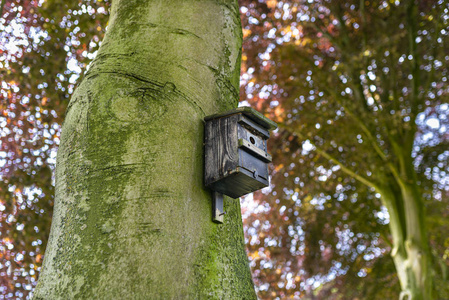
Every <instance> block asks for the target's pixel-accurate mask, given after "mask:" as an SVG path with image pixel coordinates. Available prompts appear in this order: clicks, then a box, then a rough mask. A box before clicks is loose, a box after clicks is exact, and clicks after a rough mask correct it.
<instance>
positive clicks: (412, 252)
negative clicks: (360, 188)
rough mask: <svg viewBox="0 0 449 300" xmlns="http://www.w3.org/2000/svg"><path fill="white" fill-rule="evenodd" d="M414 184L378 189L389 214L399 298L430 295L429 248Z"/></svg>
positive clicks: (422, 298)
mask: <svg viewBox="0 0 449 300" xmlns="http://www.w3.org/2000/svg"><path fill="white" fill-rule="evenodd" d="M417 188H418V187H417V186H416V185H413V184H403V185H402V186H401V187H398V188H397V189H394V191H393V189H391V188H384V189H383V190H382V191H381V194H382V198H383V201H384V204H385V206H386V207H387V209H388V212H389V214H390V224H389V226H390V231H391V233H392V237H393V249H392V251H391V256H392V257H393V260H394V263H395V266H396V271H397V273H398V277H399V281H400V284H401V290H402V292H401V295H400V297H399V299H401V300H427V299H433V297H432V282H433V280H432V269H431V266H430V259H431V257H430V252H429V248H428V241H427V233H426V226H425V220H424V215H425V213H424V205H423V203H422V202H423V200H422V198H421V194H420V193H419V191H418V190H417Z"/></svg>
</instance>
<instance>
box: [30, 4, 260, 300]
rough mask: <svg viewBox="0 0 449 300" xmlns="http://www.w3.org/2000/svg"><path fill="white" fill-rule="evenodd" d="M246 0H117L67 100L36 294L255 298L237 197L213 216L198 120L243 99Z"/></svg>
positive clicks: (39, 296)
mask: <svg viewBox="0 0 449 300" xmlns="http://www.w3.org/2000/svg"><path fill="white" fill-rule="evenodd" d="M241 39H242V36H241V28H240V19H239V14H238V5H237V1H169V0H166V1H130V0H116V1H113V3H112V8H111V17H110V22H109V27H108V31H107V33H106V36H105V39H104V41H103V43H102V45H101V48H100V50H99V52H98V55H97V57H96V58H95V60H94V61H93V62H92V64H91V66H90V68H89V71H88V72H87V73H86V74H85V76H84V79H83V80H82V82H81V84H80V85H79V87H78V88H77V89H76V91H75V93H74V94H73V96H72V99H71V102H70V104H69V108H68V111H67V117H66V120H65V122H64V125H63V131H62V137H61V146H60V149H59V152H58V158H57V168H56V205H55V213H54V219H53V224H52V229H51V234H50V241H49V244H48V247H47V252H46V256H45V261H44V267H43V271H42V272H41V275H40V279H39V283H38V286H37V288H36V291H35V298H34V299H255V298H256V296H255V292H254V288H253V285H252V281H251V275H250V271H249V266H248V262H247V258H246V254H245V251H244V243H243V230H242V221H241V215H240V205H239V201H238V200H236V199H226V211H227V215H226V218H225V223H224V224H222V225H217V224H215V223H213V222H212V221H211V213H212V212H211V197H210V193H209V191H207V190H205V189H204V187H203V179H202V178H203V146H202V143H203V121H202V120H203V118H204V117H205V116H206V115H209V114H213V113H217V112H220V111H223V110H227V109H231V108H233V107H235V106H236V104H237V101H238V82H239V77H238V76H239V70H240V51H241V49H240V48H241Z"/></svg>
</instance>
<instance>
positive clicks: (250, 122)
mask: <svg viewBox="0 0 449 300" xmlns="http://www.w3.org/2000/svg"><path fill="white" fill-rule="evenodd" d="M205 121H206V126H205V185H206V187H208V188H210V189H212V190H214V191H215V192H218V193H222V194H225V195H228V196H230V197H232V198H238V197H240V196H243V195H245V194H248V193H251V192H254V191H257V190H259V189H261V188H264V187H266V186H268V163H270V162H271V155H270V154H268V152H267V140H268V138H269V137H270V132H269V131H270V130H273V129H276V128H277V125H276V123H274V122H273V121H271V120H270V119H268V118H266V117H265V116H263V115H262V114H261V113H259V112H257V111H256V110H254V109H252V108H250V107H239V108H237V109H234V110H231V111H228V112H225V113H221V114H216V115H212V116H208V117H206V118H205Z"/></svg>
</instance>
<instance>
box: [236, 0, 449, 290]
mask: <svg viewBox="0 0 449 300" xmlns="http://www.w3.org/2000/svg"><path fill="white" fill-rule="evenodd" d="M241 12H242V14H243V15H244V18H242V20H243V22H244V25H243V26H244V36H245V44H244V49H245V54H246V56H244V58H243V60H244V67H243V72H242V90H241V97H242V99H245V98H247V101H248V102H249V103H251V104H252V105H254V106H255V107H256V108H257V109H260V110H261V111H264V112H269V113H270V115H271V117H272V118H273V119H275V120H277V121H278V122H279V123H280V130H279V132H278V133H277V135H276V140H275V141H274V143H273V144H272V151H273V152H274V153H273V154H274V166H275V167H274V170H273V171H274V172H273V180H272V183H273V186H272V188H271V189H270V190H268V191H266V192H265V193H261V194H258V195H256V196H255V199H257V200H255V201H256V203H257V206H256V209H255V210H254V211H252V212H248V215H249V216H248V218H247V227H246V230H247V238H248V247H249V252H250V258H251V264H252V267H253V270H254V275H253V276H254V278H255V280H256V283H257V285H258V289H259V295H260V297H261V298H263V299H271V298H276V297H277V298H290V297H296V298H297V297H301V298H307V299H309V298H310V299H312V298H314V297H316V298H318V299H393V298H397V297H398V295H399V293H400V294H401V298H403V299H423V298H424V299H445V298H448V297H449V296H448V285H447V266H448V263H449V260H448V246H449V239H448V238H447V236H445V235H444V234H442V233H443V232H445V231H446V230H447V227H448V220H447V215H448V212H449V210H448V191H449V185H448V179H449V178H448V176H447V172H448V164H447V162H448V156H449V151H448V150H447V149H448V142H449V135H448V133H447V128H448V125H449V124H448V123H449V119H448V112H449V110H448V109H449V108H448V104H447V103H448V91H449V90H448V87H449V86H448V83H447V80H448V77H447V76H448V68H447V66H448V61H449V55H448V54H449V47H448V45H449V44H448V42H449V41H448V38H449V34H448V25H449V22H448V21H449V3H448V2H447V1H414V0H408V1H393V0H392V1H364V0H362V1H329V0H327V1H263V2H262V1H245V2H244V3H243V2H242V7H241ZM390 255H391V257H390ZM392 258H393V259H392Z"/></svg>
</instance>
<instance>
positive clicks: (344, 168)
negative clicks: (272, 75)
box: [279, 124, 378, 190]
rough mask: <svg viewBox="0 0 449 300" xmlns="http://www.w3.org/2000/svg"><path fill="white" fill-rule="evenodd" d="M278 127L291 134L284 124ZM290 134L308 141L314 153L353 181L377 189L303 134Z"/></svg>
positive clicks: (289, 128)
mask: <svg viewBox="0 0 449 300" xmlns="http://www.w3.org/2000/svg"><path fill="white" fill-rule="evenodd" d="M279 127H281V128H282V129H285V130H287V131H290V132H292V129H291V127H288V126H285V125H284V124H279ZM292 133H294V134H296V135H298V136H299V137H300V138H302V139H304V140H306V139H307V140H309V141H310V143H311V144H312V145H313V146H314V147H315V151H316V152H318V153H319V154H321V155H322V156H324V157H325V158H327V159H328V160H330V161H332V162H333V163H335V164H336V165H338V166H340V168H341V170H342V171H343V172H345V173H346V174H347V175H349V176H351V177H353V178H354V179H356V180H358V181H360V182H361V183H363V184H364V185H366V186H368V187H372V188H374V189H376V190H377V189H378V186H377V184H376V183H374V182H372V181H370V180H369V179H368V178H365V177H364V176H362V175H359V174H357V173H356V172H354V171H353V170H351V169H350V168H348V167H346V166H345V164H344V163H342V162H340V161H339V160H338V159H337V158H335V157H333V156H332V155H330V154H329V153H327V152H326V151H325V150H324V149H321V148H320V147H318V146H317V145H316V144H315V143H314V142H313V141H311V140H310V139H308V138H307V137H305V136H304V135H303V134H301V133H299V132H297V131H296V130H293V132H292Z"/></svg>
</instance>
